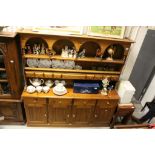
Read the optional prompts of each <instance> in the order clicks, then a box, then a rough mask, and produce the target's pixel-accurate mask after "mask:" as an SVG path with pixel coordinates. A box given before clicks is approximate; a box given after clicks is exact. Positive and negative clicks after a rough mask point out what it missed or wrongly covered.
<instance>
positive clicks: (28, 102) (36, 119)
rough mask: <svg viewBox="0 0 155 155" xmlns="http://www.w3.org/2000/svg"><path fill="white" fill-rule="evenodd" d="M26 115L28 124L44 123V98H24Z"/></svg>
mask: <svg viewBox="0 0 155 155" xmlns="http://www.w3.org/2000/svg"><path fill="white" fill-rule="evenodd" d="M24 106H25V110H26V117H27V123H28V124H46V123H47V107H46V99H37V98H28V99H24Z"/></svg>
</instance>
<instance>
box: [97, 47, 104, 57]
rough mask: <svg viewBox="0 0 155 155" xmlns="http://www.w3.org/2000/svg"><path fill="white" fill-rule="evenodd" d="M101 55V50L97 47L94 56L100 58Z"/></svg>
mask: <svg viewBox="0 0 155 155" xmlns="http://www.w3.org/2000/svg"><path fill="white" fill-rule="evenodd" d="M102 56H103V52H101V49H99V48H98V49H97V50H96V58H101V59H102Z"/></svg>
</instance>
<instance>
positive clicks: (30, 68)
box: [25, 67, 121, 75]
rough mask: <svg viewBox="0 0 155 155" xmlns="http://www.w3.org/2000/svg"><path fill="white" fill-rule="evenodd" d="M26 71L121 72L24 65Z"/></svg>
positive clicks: (116, 72) (115, 72) (117, 73)
mask: <svg viewBox="0 0 155 155" xmlns="http://www.w3.org/2000/svg"><path fill="white" fill-rule="evenodd" d="M25 70H27V71H54V72H70V73H91V74H92V73H93V74H116V75H119V74H120V73H121V72H118V71H96V70H74V69H55V68H32V67H25Z"/></svg>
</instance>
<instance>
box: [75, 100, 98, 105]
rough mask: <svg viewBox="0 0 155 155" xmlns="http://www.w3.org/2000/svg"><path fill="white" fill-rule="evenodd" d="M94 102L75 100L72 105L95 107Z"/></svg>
mask: <svg viewBox="0 0 155 155" xmlns="http://www.w3.org/2000/svg"><path fill="white" fill-rule="evenodd" d="M95 103H96V100H83V99H75V100H74V105H95Z"/></svg>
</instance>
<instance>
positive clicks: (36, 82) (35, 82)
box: [29, 78, 44, 87]
mask: <svg viewBox="0 0 155 155" xmlns="http://www.w3.org/2000/svg"><path fill="white" fill-rule="evenodd" d="M29 81H30V83H31V84H32V85H33V86H35V87H37V86H40V85H41V84H43V83H44V80H43V79H38V78H33V79H32V80H31V79H29Z"/></svg>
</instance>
